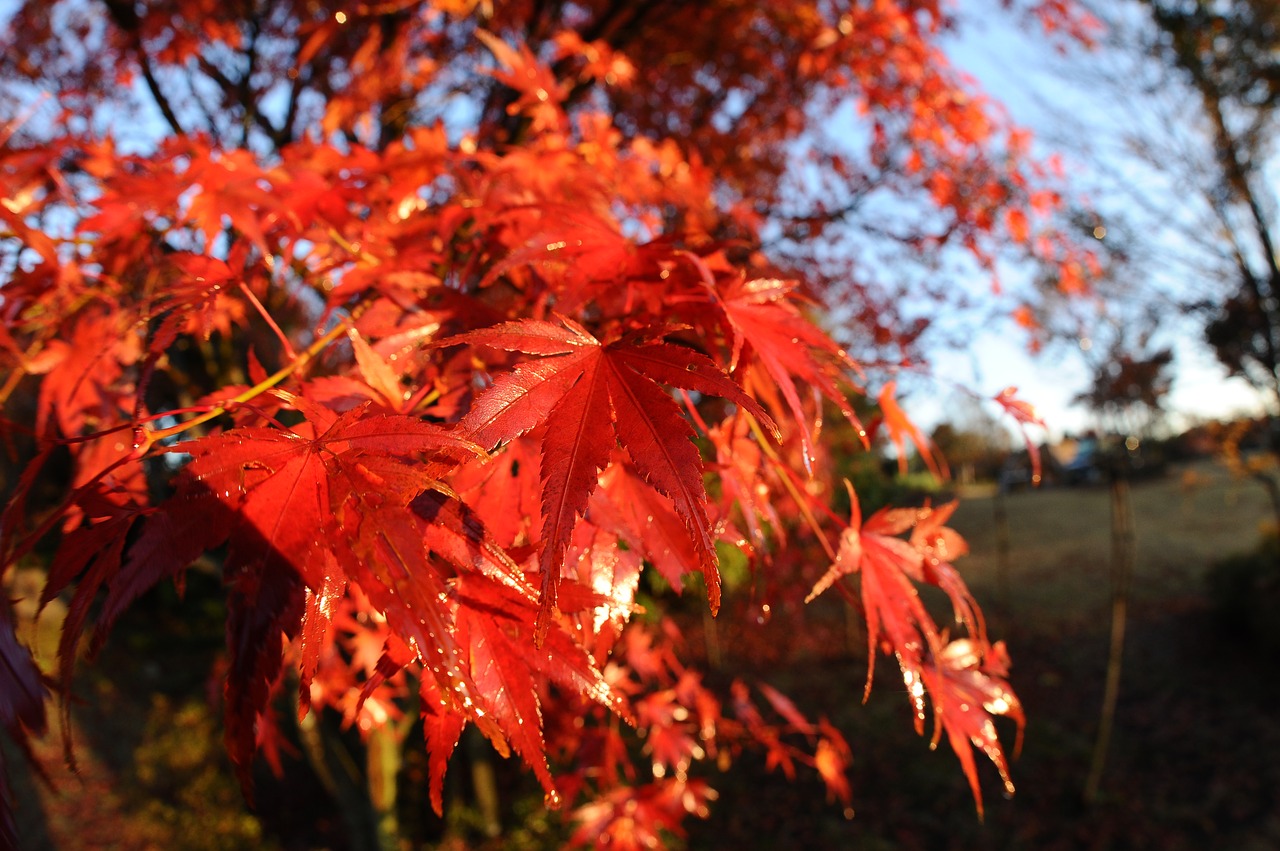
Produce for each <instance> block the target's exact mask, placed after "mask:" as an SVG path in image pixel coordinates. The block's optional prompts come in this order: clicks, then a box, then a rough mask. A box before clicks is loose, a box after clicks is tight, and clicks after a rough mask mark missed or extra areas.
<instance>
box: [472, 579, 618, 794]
mask: <svg viewBox="0 0 1280 851" xmlns="http://www.w3.org/2000/svg"><path fill="white" fill-rule="evenodd" d="M455 589H456V599H457V603H458V607H457V616H456V617H457V628H458V636H457V640H458V642H459V644H461V645H462V646H464V647H465V648H466V658H467V660H468V664H469V666H470V672H471V677H472V678H473V680H474V681H475V683H476V685H477V686H478V687H479V689H480V700H481V702H482V705H483V707H484V708H485V710H486V712H487V717H489V718H492V719H493V720H494V721H495V722H496V724H497V728H498V730H499V731H501V734H502V736H503V737H504V738H505V740H506V741H508V742H510V743H511V745H512V747H513V748H514V749H515V751H516V753H518V754H520V756H521V758H522V759H523V760H524V761H525V763H526V764H527V765H528V766H529V767H530V768H531V769H533V772H534V774H535V775H536V776H537V777H538V780H539V781H540V782H541V783H542V786H543V788H544V789H545V790H546V791H547V794H548V795H551V796H555V795H557V794H558V793H557V791H556V788H555V783H554V782H553V780H552V778H551V773H550V770H549V769H548V767H547V761H546V755H545V750H546V746H545V742H544V741H543V733H542V715H541V709H540V703H539V699H538V692H539V690H540V684H541V682H543V681H544V680H545V681H551V682H554V683H557V684H558V685H560V686H562V687H564V688H565V689H566V690H568V691H569V692H570V693H572V694H581V695H584V696H586V697H588V698H589V699H591V700H594V701H595V702H597V703H599V704H601V705H602V706H605V707H607V708H608V709H610V710H612V711H613V712H616V713H618V714H619V715H622V716H623V717H624V718H626V717H629V715H630V712H629V709H628V708H627V705H626V703H625V701H624V700H623V698H622V696H621V695H620V694H618V693H617V692H615V691H614V690H613V689H611V688H610V686H609V684H608V683H607V682H606V681H605V679H604V676H603V675H602V674H601V673H600V671H599V669H598V668H597V667H596V664H595V663H594V662H593V661H592V659H591V657H590V656H588V655H587V652H586V651H585V650H583V649H582V647H581V646H580V645H578V644H577V642H575V641H574V640H573V638H572V637H570V636H569V634H568V633H567V632H566V631H564V629H563V628H561V627H559V626H558V625H557V626H556V627H554V628H552V629H550V630H549V631H548V633H547V634H546V637H545V639H544V642H543V646H542V649H541V650H540V651H538V652H531V650H530V646H531V644H532V643H533V638H534V630H535V620H536V617H537V615H538V609H537V607H536V605H535V604H534V603H532V602H531V601H529V600H527V599H524V598H522V597H518V596H515V595H513V594H512V593H511V592H510V591H509V590H507V589H506V588H505V587H503V586H500V585H496V584H494V583H491V582H489V581H488V580H486V579H484V578H481V577H475V576H467V577H459V578H458V581H457V583H456V585H455ZM495 744H499V745H501V743H500V742H495Z"/></svg>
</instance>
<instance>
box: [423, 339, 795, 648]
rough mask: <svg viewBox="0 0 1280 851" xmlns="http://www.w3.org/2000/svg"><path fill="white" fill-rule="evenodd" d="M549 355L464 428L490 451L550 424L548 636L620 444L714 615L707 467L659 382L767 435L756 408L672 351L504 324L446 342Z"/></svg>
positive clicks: (703, 363) (716, 374) (512, 376)
mask: <svg viewBox="0 0 1280 851" xmlns="http://www.w3.org/2000/svg"><path fill="white" fill-rule="evenodd" d="M457 342H468V343H473V344H477V345H487V346H493V347H497V348H502V349H506V350H509V351H521V352H526V353H531V354H537V355H543V356H544V357H543V358H542V359H541V360H538V361H535V362H533V363H525V364H521V365H519V366H517V367H516V369H515V370H514V371H513V372H510V373H508V374H506V375H503V376H500V377H499V378H498V379H497V380H496V381H495V382H494V384H493V387H491V388H490V389H489V390H488V391H487V392H485V393H484V394H482V395H481V396H480V397H479V398H478V399H477V400H476V402H475V404H474V405H473V406H472V409H471V410H470V411H469V412H468V413H467V415H466V416H465V417H464V418H463V420H462V424H461V425H462V429H463V431H464V433H466V434H468V435H470V436H471V437H472V438H473V439H475V440H476V442H478V443H479V444H480V445H482V446H485V447H489V446H493V445H495V444H496V443H500V442H502V441H505V440H510V439H512V438H514V437H517V436H519V435H520V434H523V433H525V432H527V431H529V430H530V429H533V428H535V427H537V426H540V425H544V424H545V428H544V430H543V432H542V437H541V448H542V462H541V467H542V482H543V489H542V510H543V531H542V551H541V559H540V562H541V566H542V570H543V596H542V614H541V615H540V617H539V630H538V633H539V636H541V635H542V634H543V633H544V631H545V627H546V624H547V622H548V618H549V617H550V612H551V611H552V607H553V606H554V605H555V590H556V586H557V584H558V582H559V576H560V569H561V566H562V564H563V562H564V554H565V551H566V549H567V548H568V546H569V543H570V541H571V538H572V533H573V528H574V525H575V524H576V523H577V520H578V517H580V516H581V515H582V513H583V512H584V511H585V510H586V507H587V502H588V500H589V498H590V496H591V493H592V492H593V491H594V490H595V489H596V487H597V485H598V482H599V474H600V471H601V470H603V469H604V467H605V466H606V465H607V464H608V461H609V457H610V454H611V453H612V451H613V448H614V446H615V445H617V444H618V443H621V445H622V446H623V447H624V448H625V449H626V450H627V452H628V454H629V455H630V457H631V460H632V463H633V464H634V465H635V468H636V470H637V472H638V473H639V474H640V476H641V477H642V478H643V479H644V480H645V481H646V482H648V483H649V484H650V485H651V486H652V487H653V488H655V489H656V490H657V491H658V492H660V493H662V494H664V495H665V496H667V497H669V498H670V499H671V500H672V501H673V503H674V505H675V509H676V512H677V514H678V515H679V516H680V518H681V520H682V522H683V523H684V525H685V529H686V532H687V533H688V536H689V540H690V541H691V542H692V544H693V547H694V551H695V553H696V554H697V557H698V563H699V565H700V567H701V568H702V570H703V573H704V575H705V576H706V577H707V589H708V599H709V602H710V605H711V607H712V610H713V611H714V610H715V609H717V608H718V607H719V596H720V595H719V592H720V584H719V573H718V571H717V570H716V558H715V548H714V543H713V540H712V534H711V529H710V521H709V519H708V516H707V511H706V504H707V495H706V489H705V487H704V486H703V483H702V469H703V465H702V458H701V456H700V455H699V453H698V450H697V447H696V446H694V444H693V442H692V437H693V430H692V428H691V427H690V425H689V423H688V422H687V420H685V418H684V416H683V414H682V413H681V410H680V408H679V406H678V405H677V404H676V403H675V401H674V399H672V397H671V395H670V393H668V392H667V391H666V390H663V389H662V388H661V387H660V386H659V385H658V384H657V382H658V381H661V382H665V383H670V384H674V385H675V386H679V387H685V388H688V389H694V390H699V391H702V392H708V393H719V394H722V395H724V396H725V397H726V398H729V399H730V400H731V401H737V402H738V403H739V404H741V405H743V406H744V407H747V408H749V409H751V410H752V411H753V413H756V415H757V416H759V417H760V418H762V420H763V421H764V422H765V423H766V424H769V423H770V421H769V419H768V417H767V415H765V414H764V412H763V410H761V409H760V407H759V405H757V404H755V403H754V401H752V400H751V399H750V397H748V396H747V395H746V394H745V393H744V392H743V391H742V390H741V388H739V387H738V386H737V385H735V384H733V382H732V381H731V380H730V379H729V378H728V377H727V376H726V375H724V374H723V373H721V372H720V371H719V370H718V369H717V368H716V367H715V365H714V364H713V363H712V362H711V361H710V360H709V359H706V358H703V357H702V356H700V355H698V354H697V353H693V352H686V351H684V350H681V349H679V348H678V347H675V346H671V345H668V344H646V345H633V344H626V343H614V344H611V345H609V346H603V345H601V344H600V342H599V341H598V340H596V339H595V338H594V337H592V336H591V335H590V333H588V332H587V331H586V329H584V328H582V326H580V325H578V324H577V323H576V322H573V321H572V320H571V319H567V318H563V317H562V318H561V319H560V321H559V323H558V324H555V323H550V322H542V321H536V320H528V321H525V322H508V323H503V324H501V325H498V326H494V327H493V328H489V329H482V330H480V331H474V332H471V333H468V334H464V335H461V336H459V337H455V338H452V339H451V340H448V341H446V343H448V344H452V343H457Z"/></svg>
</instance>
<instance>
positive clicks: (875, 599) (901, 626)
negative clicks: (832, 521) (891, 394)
mask: <svg viewBox="0 0 1280 851" xmlns="http://www.w3.org/2000/svg"><path fill="white" fill-rule="evenodd" d="M845 487H846V488H847V489H848V491H849V499H850V504H851V515H850V520H849V526H848V528H846V529H845V530H844V532H843V533H842V534H841V536H840V549H839V550H838V551H837V553H836V560H835V563H834V564H832V566H831V569H830V570H828V571H827V573H826V575H825V576H823V577H822V579H820V580H819V581H818V583H817V584H816V585H815V586H814V588H813V590H812V591H810V592H809V596H808V598H807V599H808V600H812V599H813V598H814V597H816V596H817V595H818V594H821V593H822V592H823V591H825V590H826V589H827V588H829V587H831V585H833V584H834V583H835V582H836V580H838V579H840V578H841V577H843V576H846V575H849V574H851V573H855V572H857V573H859V574H860V576H861V580H862V583H861V584H862V589H861V592H862V605H863V609H864V611H865V612H866V618H867V684H866V690H865V695H867V696H869V695H870V694H871V681H872V677H873V675H874V673H875V660H876V645H877V644H878V643H879V642H880V641H882V640H883V641H884V642H885V643H887V644H888V646H889V649H890V650H891V652H893V653H894V654H895V655H896V656H897V658H898V664H899V665H900V666H901V667H902V676H903V679H904V680H905V681H906V684H907V696H908V698H909V699H910V700H911V702H912V704H913V705H914V707H915V711H916V719H915V720H916V728H917V730H923V726H922V725H923V723H924V690H923V688H922V686H921V684H920V666H921V664H922V660H923V659H924V658H925V654H927V653H929V652H932V651H934V650H936V649H937V648H938V647H939V646H940V640H939V637H938V631H937V627H936V626H935V625H934V623H933V618H932V617H930V615H929V612H928V610H927V609H925V607H924V603H923V602H921V600H920V595H919V593H918V592H917V591H916V588H915V585H913V584H912V582H911V577H912V576H920V567H921V561H922V558H923V557H922V556H921V554H920V552H919V551H918V550H917V549H916V548H915V547H913V546H911V544H909V543H908V542H906V541H904V540H902V539H901V538H896V537H892V536H891V535H892V533H891V534H885V532H884V531H883V530H885V529H889V530H895V529H897V528H898V526H899V525H900V520H899V519H898V517H897V516H896V515H895V514H894V513H893V512H889V511H883V510H882V511H878V512H876V513H875V514H873V515H872V516H871V517H870V518H869V519H868V520H867V521H866V523H865V524H862V523H861V522H860V519H861V513H860V510H859V508H858V497H857V494H856V493H854V490H853V487H852V486H851V485H850V484H849V483H848V482H845Z"/></svg>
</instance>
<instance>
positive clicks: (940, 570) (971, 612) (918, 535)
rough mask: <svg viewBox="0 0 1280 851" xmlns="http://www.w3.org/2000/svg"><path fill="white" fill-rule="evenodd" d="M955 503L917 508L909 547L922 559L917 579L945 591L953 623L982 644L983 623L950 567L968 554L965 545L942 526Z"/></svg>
mask: <svg viewBox="0 0 1280 851" xmlns="http://www.w3.org/2000/svg"><path fill="white" fill-rule="evenodd" d="M959 504H960V503H958V502H956V501H954V500H953V501H951V502H949V503H947V504H945V505H940V506H938V507H937V508H932V507H929V506H925V507H924V508H922V509H920V511H919V512H918V515H919V519H918V520H917V521H916V527H915V529H913V530H912V531H911V545H912V546H913V547H915V548H916V549H917V550H919V551H920V554H921V555H922V556H924V559H923V562H922V564H921V569H922V574H923V575H922V577H921V579H922V580H923V581H925V582H928V583H929V584H930V585H936V586H937V587H939V588H941V589H942V590H943V591H945V592H946V594H947V596H948V597H949V598H950V599H951V608H952V611H953V612H954V614H955V619H956V623H959V624H962V625H963V626H964V628H965V629H967V630H968V631H969V635H970V636H971V637H972V638H974V639H977V640H978V641H979V642H985V641H986V639H987V634H986V622H985V620H984V619H983V617H982V610H981V609H979V608H978V601H977V600H975V599H974V598H973V594H972V593H970V591H969V587H968V585H966V584H965V581H964V579H963V578H962V577H961V576H960V573H959V571H957V570H956V569H955V567H954V566H953V565H952V564H951V562H952V561H954V560H955V559H957V558H959V557H960V556H962V555H964V554H965V553H967V552H969V545H968V544H967V543H966V542H965V540H964V538H962V537H960V535H959V533H958V532H956V531H955V530H954V529H950V528H948V527H947V526H945V525H943V524H945V523H946V522H947V520H948V519H949V518H950V517H951V515H952V514H953V513H955V510H956V508H957V507H958V506H959Z"/></svg>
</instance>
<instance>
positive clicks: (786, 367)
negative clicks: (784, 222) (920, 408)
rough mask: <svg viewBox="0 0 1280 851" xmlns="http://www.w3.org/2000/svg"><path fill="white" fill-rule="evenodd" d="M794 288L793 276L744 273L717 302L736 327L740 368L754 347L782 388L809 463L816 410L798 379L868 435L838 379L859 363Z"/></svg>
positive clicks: (734, 345)
mask: <svg viewBox="0 0 1280 851" xmlns="http://www.w3.org/2000/svg"><path fill="white" fill-rule="evenodd" d="M794 290H795V284H794V283H793V282H789V281H781V280H775V279H755V280H746V279H744V278H738V279H735V280H733V281H731V282H730V283H729V284H727V285H725V286H722V287H720V291H719V292H718V293H717V295H718V299H717V300H716V302H715V303H716V305H717V306H718V307H719V309H720V311H721V312H722V314H723V317H724V322H725V324H726V325H727V326H728V328H729V330H730V334H731V339H732V357H731V363H732V365H733V366H734V368H735V369H736V367H737V365H738V363H739V361H740V360H742V359H743V358H742V356H743V354H744V353H745V352H746V351H747V350H748V348H749V350H750V352H751V354H752V356H753V357H754V358H755V360H757V361H758V362H759V363H760V365H761V367H763V369H764V371H765V373H766V374H767V375H768V376H769V378H770V379H771V380H772V381H773V383H774V384H775V385H776V387H777V389H778V391H779V392H780V393H782V396H783V399H784V400H785V402H786V405H787V407H788V409H789V410H790V411H791V414H792V416H793V417H794V419H795V422H796V425H797V427H798V428H799V429H800V435H801V439H802V441H803V445H804V449H805V463H806V464H809V463H810V458H811V456H812V441H813V434H812V429H811V428H810V425H809V422H810V420H811V419H812V417H813V415H812V414H810V413H807V412H806V411H805V407H804V403H803V402H802V401H801V399H800V393H799V390H798V389H797V387H796V379H799V380H800V381H801V382H802V383H803V384H804V385H807V386H809V387H813V388H816V389H817V390H819V391H821V392H822V394H823V395H824V396H826V397H827V398H828V399H829V400H830V401H832V402H834V403H835V404H836V405H837V407H839V409H840V411H841V413H843V414H844V416H845V417H846V418H847V419H848V420H849V422H850V423H851V424H852V425H853V427H854V428H855V429H856V430H857V431H858V433H859V434H860V435H863V437H864V440H865V433H864V431H863V428H862V423H861V422H860V421H859V419H858V415H857V414H856V413H854V410H853V407H852V406H851V405H850V404H849V401H848V400H847V399H846V398H845V394H844V393H842V392H841V391H840V387H839V385H838V383H837V375H838V372H837V371H838V370H841V369H845V370H847V369H851V368H852V367H853V364H852V362H851V361H850V360H849V357H848V355H847V354H846V353H845V352H844V350H842V349H841V348H840V347H839V346H837V345H836V344H835V343H834V342H833V341H832V340H831V338H830V337H828V336H827V335H826V334H824V333H823V332H822V331H821V329H819V328H818V326H817V325H815V324H814V323H813V322H811V321H810V320H808V319H806V318H805V317H804V316H803V315H802V314H801V313H800V311H799V310H798V309H797V307H796V305H795V303H794V301H793V298H794V296H793V292H794Z"/></svg>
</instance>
